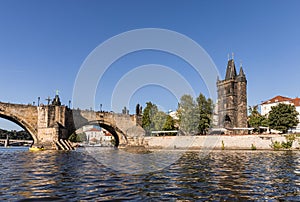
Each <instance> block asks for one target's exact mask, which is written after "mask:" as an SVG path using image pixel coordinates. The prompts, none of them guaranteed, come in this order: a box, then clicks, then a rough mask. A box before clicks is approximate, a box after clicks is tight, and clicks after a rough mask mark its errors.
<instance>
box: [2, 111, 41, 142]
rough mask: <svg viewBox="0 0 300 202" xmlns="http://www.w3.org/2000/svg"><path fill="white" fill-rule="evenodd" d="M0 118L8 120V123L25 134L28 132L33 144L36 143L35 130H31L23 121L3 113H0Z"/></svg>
mask: <svg viewBox="0 0 300 202" xmlns="http://www.w3.org/2000/svg"><path fill="white" fill-rule="evenodd" d="M0 118H3V119H6V120H9V121H11V122H13V123H15V124H17V125H18V126H20V127H21V128H23V129H24V130H25V131H26V132H28V133H29V134H30V135H31V137H32V138H33V141H34V143H35V144H36V143H38V139H37V131H36V129H35V128H33V127H32V126H31V125H30V124H28V123H27V122H26V121H25V120H23V119H21V118H19V117H17V116H14V115H12V114H7V113H3V111H0Z"/></svg>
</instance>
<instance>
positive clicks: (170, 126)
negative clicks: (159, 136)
mask: <svg viewBox="0 0 300 202" xmlns="http://www.w3.org/2000/svg"><path fill="white" fill-rule="evenodd" d="M174 129H175V121H174V119H173V118H172V117H171V116H170V115H167V118H166V121H165V124H164V126H163V130H174Z"/></svg>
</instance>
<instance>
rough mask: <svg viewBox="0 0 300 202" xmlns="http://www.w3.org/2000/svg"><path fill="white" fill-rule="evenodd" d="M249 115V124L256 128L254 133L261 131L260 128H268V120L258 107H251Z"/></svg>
mask: <svg viewBox="0 0 300 202" xmlns="http://www.w3.org/2000/svg"><path fill="white" fill-rule="evenodd" d="M249 113H250V115H249V116H248V124H249V126H250V127H253V128H254V130H253V131H254V132H258V131H259V126H268V120H267V118H266V116H263V115H261V114H260V113H259V111H258V105H255V106H253V107H251V106H249Z"/></svg>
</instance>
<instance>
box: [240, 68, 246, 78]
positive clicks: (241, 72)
mask: <svg viewBox="0 0 300 202" xmlns="http://www.w3.org/2000/svg"><path fill="white" fill-rule="evenodd" d="M239 76H245V73H244V70H243V67H242V66H241V68H240V73H239Z"/></svg>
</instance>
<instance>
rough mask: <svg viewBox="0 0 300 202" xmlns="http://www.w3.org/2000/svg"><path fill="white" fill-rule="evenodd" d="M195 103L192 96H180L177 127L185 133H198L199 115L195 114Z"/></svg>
mask: <svg viewBox="0 0 300 202" xmlns="http://www.w3.org/2000/svg"><path fill="white" fill-rule="evenodd" d="M196 108H197V107H196V103H195V102H194V100H193V98H192V96H190V95H183V96H182V97H181V98H180V103H179V109H178V115H179V123H180V124H179V128H180V130H181V131H182V132H183V133H184V134H185V135H187V134H190V135H193V134H196V133H198V123H199V118H200V117H199V115H197V109H196Z"/></svg>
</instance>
